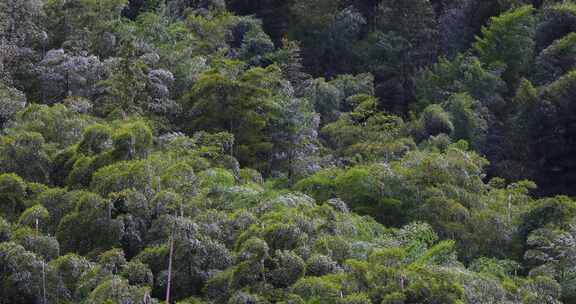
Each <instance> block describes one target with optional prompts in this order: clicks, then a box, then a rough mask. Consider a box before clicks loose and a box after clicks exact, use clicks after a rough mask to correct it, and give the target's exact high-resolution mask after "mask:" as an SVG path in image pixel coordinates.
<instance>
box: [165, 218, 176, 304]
mask: <svg viewBox="0 0 576 304" xmlns="http://www.w3.org/2000/svg"><path fill="white" fill-rule="evenodd" d="M174 226H176V223H174ZM173 255H174V227H173V228H172V233H171V235H170V253H169V255H168V283H167V284H166V304H170V287H171V284H172V258H173Z"/></svg>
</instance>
